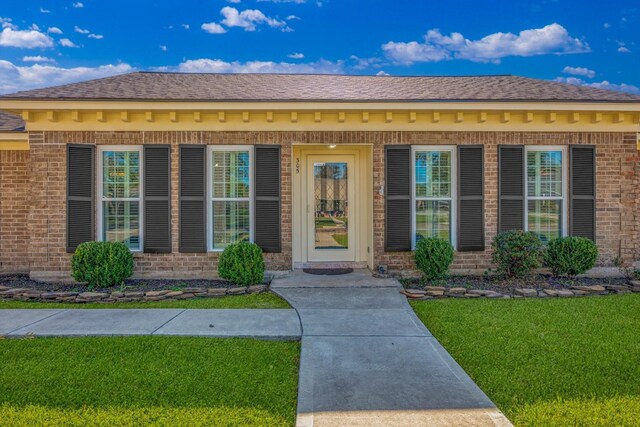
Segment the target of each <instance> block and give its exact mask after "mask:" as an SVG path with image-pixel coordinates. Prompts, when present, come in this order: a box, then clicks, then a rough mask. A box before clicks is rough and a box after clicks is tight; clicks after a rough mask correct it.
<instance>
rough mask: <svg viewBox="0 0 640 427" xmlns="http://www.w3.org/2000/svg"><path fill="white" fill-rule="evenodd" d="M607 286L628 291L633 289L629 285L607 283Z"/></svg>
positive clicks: (611, 288)
mask: <svg viewBox="0 0 640 427" xmlns="http://www.w3.org/2000/svg"><path fill="white" fill-rule="evenodd" d="M606 288H607V289H609V290H610V291H628V290H629V289H631V287H630V286H628V285H606Z"/></svg>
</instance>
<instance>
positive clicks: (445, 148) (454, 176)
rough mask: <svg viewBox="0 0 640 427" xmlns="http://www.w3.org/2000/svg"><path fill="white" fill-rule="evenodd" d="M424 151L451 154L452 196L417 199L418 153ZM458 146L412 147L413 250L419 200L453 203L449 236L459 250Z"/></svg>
mask: <svg viewBox="0 0 640 427" xmlns="http://www.w3.org/2000/svg"><path fill="white" fill-rule="evenodd" d="M423 151H448V152H450V153H451V184H450V185H451V195H450V196H449V197H448V198H443V197H420V198H417V197H416V153H418V152H423ZM457 152H458V150H457V146H455V145H412V146H411V179H410V181H411V250H415V248H416V240H417V239H416V201H417V200H449V201H450V202H451V218H450V220H449V229H450V231H449V236H450V240H451V241H450V243H451V245H452V246H453V249H454V250H456V249H457V228H458V227H457V226H456V224H457V222H456V221H457V211H458V169H457Z"/></svg>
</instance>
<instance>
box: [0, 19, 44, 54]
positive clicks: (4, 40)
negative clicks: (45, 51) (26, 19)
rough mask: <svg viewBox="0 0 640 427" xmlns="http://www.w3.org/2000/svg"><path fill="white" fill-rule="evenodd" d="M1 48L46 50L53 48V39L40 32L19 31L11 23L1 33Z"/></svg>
mask: <svg viewBox="0 0 640 427" xmlns="http://www.w3.org/2000/svg"><path fill="white" fill-rule="evenodd" d="M0 46H4V47H21V48H24V49H33V48H44V47H51V46H53V39H52V38H51V37H49V36H48V35H46V34H44V33H42V32H40V31H38V30H17V29H15V27H14V26H12V25H11V24H10V23H9V26H5V27H4V28H3V29H2V31H0Z"/></svg>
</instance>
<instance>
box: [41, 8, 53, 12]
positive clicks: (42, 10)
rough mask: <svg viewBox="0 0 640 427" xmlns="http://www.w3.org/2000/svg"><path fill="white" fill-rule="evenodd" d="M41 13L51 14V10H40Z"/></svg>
mask: <svg viewBox="0 0 640 427" xmlns="http://www.w3.org/2000/svg"><path fill="white" fill-rule="evenodd" d="M40 13H51V11H50V10H47V9H45V8H44V7H41V8H40Z"/></svg>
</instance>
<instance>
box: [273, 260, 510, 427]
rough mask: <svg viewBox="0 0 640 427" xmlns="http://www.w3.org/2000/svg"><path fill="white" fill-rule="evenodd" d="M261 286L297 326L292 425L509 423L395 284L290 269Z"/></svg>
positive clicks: (357, 274)
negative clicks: (288, 308) (280, 300)
mask: <svg viewBox="0 0 640 427" xmlns="http://www.w3.org/2000/svg"><path fill="white" fill-rule="evenodd" d="M271 286H272V290H274V291H275V292H276V293H278V294H280V295H281V296H282V297H284V298H285V299H287V300H288V301H289V302H290V303H291V305H292V306H293V307H294V308H295V309H296V311H297V312H298V314H299V315H300V319H301V322H302V355H301V360H300V381H299V387H298V415H297V425H298V426H299V427H311V426H510V425H511V423H510V422H509V421H508V420H507V419H506V418H505V417H504V416H503V415H502V413H501V412H500V411H499V410H498V409H497V408H496V407H495V405H494V404H493V403H492V402H491V401H490V400H489V398H488V397H487V396H486V395H485V394H484V393H483V392H482V390H480V389H479V388H478V387H477V386H476V384H475V383H474V382H473V381H472V380H471V378H469V376H468V375H467V374H466V373H465V372H464V370H462V368H461V367H460V366H459V365H458V364H457V363H456V362H455V361H454V360H453V358H451V356H450V355H449V354H448V353H447V352H446V350H445V349H444V348H443V347H442V346H441V345H440V344H439V343H438V341H437V340H436V339H435V338H433V336H432V335H431V333H430V332H429V331H428V330H427V328H426V327H425V326H424V325H423V324H422V322H420V320H419V319H418V318H417V316H416V315H415V314H414V312H413V310H412V309H411V307H410V306H409V304H408V303H407V300H406V298H405V297H404V296H402V295H400V293H399V290H400V286H399V283H398V282H397V281H395V280H390V279H375V278H372V277H371V275H370V273H369V272H366V271H356V272H354V273H352V274H349V275H343V276H312V275H308V274H304V273H302V272H294V273H292V274H290V275H288V276H287V277H285V278H282V279H276V280H274V281H273V283H272V285H271Z"/></svg>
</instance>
